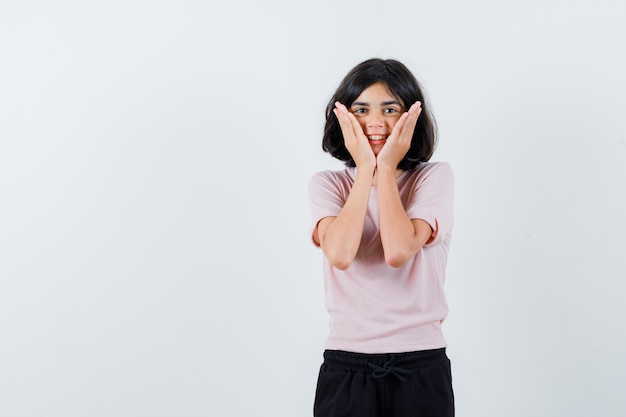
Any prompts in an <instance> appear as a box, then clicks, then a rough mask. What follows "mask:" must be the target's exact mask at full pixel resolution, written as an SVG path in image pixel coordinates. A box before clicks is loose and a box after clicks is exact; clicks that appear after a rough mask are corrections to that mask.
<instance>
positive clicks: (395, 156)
mask: <svg viewBox="0 0 626 417" xmlns="http://www.w3.org/2000/svg"><path fill="white" fill-rule="evenodd" d="M421 112H422V103H420V102H419V101H416V102H415V103H414V104H413V105H412V106H411V107H410V108H409V110H408V111H406V112H404V113H403V114H402V116H400V118H399V119H398V121H397V122H396V125H395V126H394V127H393V130H392V131H391V135H389V137H388V138H387V142H386V143H385V146H383V149H382V150H381V151H380V153H379V154H378V156H377V158H376V166H377V167H378V168H382V167H388V168H392V169H394V170H395V169H396V168H397V167H398V164H399V163H400V161H402V158H404V156H405V155H406V153H407V152H408V151H409V149H410V148H411V140H412V139H413V132H414V131H415V124H416V123H417V118H418V117H419V115H420V113H421Z"/></svg>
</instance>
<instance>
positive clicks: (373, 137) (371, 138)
mask: <svg viewBox="0 0 626 417" xmlns="http://www.w3.org/2000/svg"><path fill="white" fill-rule="evenodd" d="M367 138H368V139H369V140H383V139H385V138H386V136H385V135H371V136H368V137H367Z"/></svg>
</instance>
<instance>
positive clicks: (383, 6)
mask: <svg viewBox="0 0 626 417" xmlns="http://www.w3.org/2000/svg"><path fill="white" fill-rule="evenodd" d="M624 16H625V6H624V4H623V2H622V1H618V0H615V1H611V0H601V1H557V0H528V1H524V2H503V1H496V0H491V1H488V0H478V1H473V2H467V1H460V0H458V1H434V0H433V1H408V0H407V1H387V2H383V1H372V0H364V1H359V2H357V1H342V0H335V1H330V0H321V1H311V2H299V1H287V0H282V1H281V0H269V1H252V0H242V1H231V2H215V3H210V2H201V1H180V0H179V1H108V2H104V1H102V2H87V1H82V2H80V1H75V2H71V1H64V0H60V1H55V2H44V1H41V2H33V1H22V2H17V1H14V2H9V1H3V2H2V5H1V6H0V59H1V65H0V415H1V416H6V417H23V416H24V417H25V416H38V417H39V416H44V417H48V416H59V417H85V416H106V417H109V416H116V417H120V416H133V417H134V416H150V417H152V416H154V417H157V416H176V417H178V416H219V417H230V416H237V417H239V416H242V417H247V416H255V417H256V416H272V417H280V416H285V417H295V416H310V415H312V412H311V410H312V402H313V395H314V389H315V382H316V378H317V371H318V367H319V364H320V363H321V359H322V357H321V354H322V350H323V343H324V339H325V337H326V320H327V316H326V312H325V310H324V308H323V294H322V277H321V252H320V251H319V250H317V249H315V248H314V247H313V246H312V245H311V244H310V242H309V235H308V232H309V215H310V213H309V207H308V201H307V196H306V185H307V181H308V179H309V177H310V176H311V175H312V174H313V173H314V172H315V171H318V170H322V169H341V167H342V166H341V164H340V163H339V162H337V161H334V160H333V159H332V158H331V157H330V156H329V155H327V154H324V153H323V152H322V151H321V145H320V142H321V131H322V127H323V112H324V107H325V105H326V102H327V101H328V99H329V98H330V96H331V94H332V93H333V91H334V89H335V88H336V87H337V85H338V84H339V82H340V80H341V78H343V76H344V75H345V73H346V72H347V71H348V70H350V69H351V68H352V67H353V66H354V65H356V64H357V63H359V62H360V61H362V60H364V59H366V58H370V57H373V56H377V57H382V58H396V59H399V60H400V61H402V62H404V63H405V64H406V65H407V66H408V67H409V68H410V69H411V70H412V71H413V72H414V73H415V75H416V76H417V77H418V79H419V80H420V81H421V82H422V84H423V86H424V87H425V89H426V91H427V93H428V95H429V97H430V101H431V104H432V107H433V112H434V114H435V117H436V119H437V121H438V124H439V127H440V134H441V135H440V145H439V147H438V149H437V152H436V154H435V156H434V158H433V160H445V161H448V162H450V163H451V164H452V166H453V168H454V170H455V173H456V178H457V190H456V206H455V213H456V222H457V223H456V226H455V234H454V239H453V245H452V250H451V253H450V257H449V264H448V265H449V266H448V278H447V287H446V289H447V293H448V298H449V303H450V307H451V310H450V315H449V318H448V320H447V321H446V325H445V326H444V331H445V333H446V336H447V339H448V343H449V350H448V353H449V355H450V357H451V359H452V363H453V378H454V388H455V392H456V399H457V415H458V416H460V417H490V416H493V417H501V416H508V417H515V416H534V417H541V416H546V417H548V416H549V417H552V416H568V417H575V416H576V417H577V416H603V417H610V416H613V417H620V416H624V415H626V404H625V403H624V401H623V394H624V387H625V386H626V360H625V353H624V352H625V351H626V335H625V331H624V318H626V307H625V306H624V301H623V299H624V294H625V293H626V283H625V278H626V253H625V252H626V251H625V249H626V220H625V213H626V185H625V180H626V163H625V161H626V123H625V122H624V115H625V111H626V104H625V96H626V81H625V74H626V59H625V56H624V39H626V19H625V17H624Z"/></svg>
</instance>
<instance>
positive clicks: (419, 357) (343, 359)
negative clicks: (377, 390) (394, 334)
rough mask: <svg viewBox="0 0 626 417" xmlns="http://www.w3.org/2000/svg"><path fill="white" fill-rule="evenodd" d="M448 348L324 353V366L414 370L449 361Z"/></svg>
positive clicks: (361, 370)
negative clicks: (394, 351)
mask: <svg viewBox="0 0 626 417" xmlns="http://www.w3.org/2000/svg"><path fill="white" fill-rule="evenodd" d="M447 359H448V357H447V355H446V348H439V349H430V350H420V351H416V352H403V353H372V354H370V353H355V352H346V351H343V350H326V351H324V364H326V365H328V366H331V367H333V368H338V369H342V370H344V371H351V372H363V371H366V372H375V371H376V369H379V368H380V367H383V368H390V367H396V368H404V369H413V368H419V367H423V366H426V365H429V364H434V363H438V362H441V361H443V360H447Z"/></svg>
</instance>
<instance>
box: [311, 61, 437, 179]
mask: <svg viewBox="0 0 626 417" xmlns="http://www.w3.org/2000/svg"><path fill="white" fill-rule="evenodd" d="M378 82H383V83H385V84H386V85H387V88H388V89H389V92H390V93H391V95H393V97H394V98H395V99H397V100H399V101H400V102H401V103H402V104H403V105H404V107H405V110H407V109H408V107H410V106H411V105H412V104H413V103H415V102H416V101H420V102H421V103H422V112H421V113H420V116H419V118H418V119H417V123H416V125H415V131H414V133H413V139H412V140H411V147H410V149H409V150H408V152H407V153H406V155H405V156H404V158H403V159H402V161H400V163H399V164H398V168H400V169H403V170H405V171H408V170H412V169H414V168H415V167H417V166H418V165H419V164H420V163H421V162H426V161H428V160H429V159H430V157H431V156H432V155H433V152H434V151H435V146H436V144H437V125H436V124H435V119H434V117H433V116H432V114H431V113H430V108H429V107H430V106H429V105H428V103H426V102H425V98H426V97H425V95H424V94H423V93H422V88H421V86H420V84H419V82H418V81H417V80H416V79H415V76H413V74H412V73H411V71H409V69H408V68H407V67H406V66H404V64H402V63H400V62H398V61H396V60H394V59H386V60H383V59H380V58H371V59H368V60H366V61H363V62H361V63H360V64H358V65H357V66H356V67H354V68H353V69H352V70H350V72H348V74H347V75H346V76H345V78H344V79H343V81H341V84H339V87H338V88H337V91H335V94H334V95H333V97H332V98H331V99H330V101H329V102H328V105H327V106H326V125H325V126H324V137H323V139H322V149H323V150H324V151H325V152H328V153H330V154H331V155H332V156H334V157H335V158H337V159H339V160H340V161H344V162H345V164H346V166H349V167H354V166H356V165H355V163H354V160H353V159H352V156H351V155H350V152H348V149H346V146H345V144H344V140H343V134H342V133H341V127H340V126H339V121H338V120H337V117H336V116H335V114H334V113H333V109H334V108H335V102H337V101H339V102H340V103H342V104H344V105H345V106H346V107H348V108H350V106H351V105H352V103H353V102H354V100H356V99H357V98H358V97H359V96H360V95H361V93H362V92H363V90H365V89H366V88H367V87H369V86H371V85H372V84H376V83H378Z"/></svg>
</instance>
